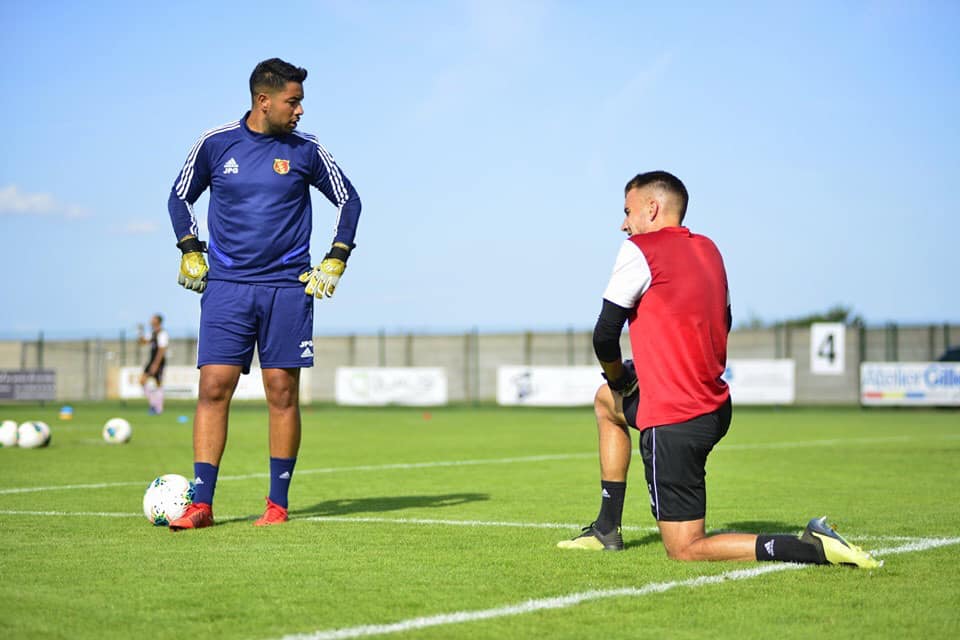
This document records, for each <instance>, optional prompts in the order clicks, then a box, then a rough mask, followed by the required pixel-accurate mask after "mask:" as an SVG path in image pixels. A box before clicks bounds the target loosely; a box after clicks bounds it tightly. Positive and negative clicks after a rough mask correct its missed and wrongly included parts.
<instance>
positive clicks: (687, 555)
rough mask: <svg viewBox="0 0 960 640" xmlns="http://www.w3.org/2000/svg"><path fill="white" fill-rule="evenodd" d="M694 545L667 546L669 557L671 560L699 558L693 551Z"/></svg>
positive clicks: (685, 560) (682, 560) (686, 560)
mask: <svg viewBox="0 0 960 640" xmlns="http://www.w3.org/2000/svg"><path fill="white" fill-rule="evenodd" d="M692 548H693V545H692V544H690V545H688V546H686V547H666V550H667V557H668V558H670V559H671V560H678V561H680V562H690V561H691V560H697V559H698V558H697V557H696V555H695V554H693V553H692Z"/></svg>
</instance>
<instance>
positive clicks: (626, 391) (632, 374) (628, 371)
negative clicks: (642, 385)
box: [603, 360, 637, 398]
mask: <svg viewBox="0 0 960 640" xmlns="http://www.w3.org/2000/svg"><path fill="white" fill-rule="evenodd" d="M603 377H604V378H605V379H606V381H607V386H608V387H610V390H611V391H614V392H616V393H619V394H620V395H621V396H623V397H624V398H629V397H630V396H632V395H633V394H635V393H636V392H637V370H636V368H634V366H633V360H625V361H624V362H623V373H621V374H620V377H619V378H617V379H616V380H611V379H610V378H607V374H606V373H604V374H603Z"/></svg>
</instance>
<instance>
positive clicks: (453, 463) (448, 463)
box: [0, 453, 597, 495]
mask: <svg viewBox="0 0 960 640" xmlns="http://www.w3.org/2000/svg"><path fill="white" fill-rule="evenodd" d="M596 455H597V454H596V453H561V454H555V455H540V456H521V457H516V458H489V459H478V460H440V461H435V462H399V463H391V464H377V465H358V466H353V467H325V468H319V469H297V471H296V474H297V475H298V476H302V475H314V474H318V473H347V472H351V471H389V470H397V469H400V470H405V469H428V468H433V467H464V466H473V465H483V464H512V463H515V462H544V461H550V460H570V459H573V458H586V457H589V456H596ZM269 477H270V474H269V473H247V474H243V475H235V476H220V477H219V478H218V482H219V481H223V480H253V479H256V478H269ZM149 482H150V481H149V480H145V481H144V480H140V481H135V482H134V481H128V482H95V483H89V484H61V485H50V486H44V487H15V488H9V489H0V495H4V494H12V493H34V492H37V491H69V490H74V489H111V488H114V487H134V486H142V487H146V486H147V484H149Z"/></svg>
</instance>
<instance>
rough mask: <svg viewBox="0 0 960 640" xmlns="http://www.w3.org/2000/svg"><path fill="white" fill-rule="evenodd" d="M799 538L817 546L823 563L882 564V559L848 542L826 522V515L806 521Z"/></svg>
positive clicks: (869, 567)
mask: <svg viewBox="0 0 960 640" xmlns="http://www.w3.org/2000/svg"><path fill="white" fill-rule="evenodd" d="M800 539H801V540H803V541H804V542H809V543H810V544H812V545H814V546H815V547H816V548H817V552H818V553H819V554H820V561H821V562H823V563H824V564H827V563H829V564H844V565H848V566H852V567H860V568H861V569H876V568H878V567H881V566H883V561H882V560H876V559H874V557H873V556H871V555H870V554H869V553H867V552H866V551H864V550H863V549H861V548H860V547H858V546H857V545H855V544H850V543H849V542H847V541H846V540H844V539H843V536H841V535H840V534H839V533H837V532H836V530H834V528H833V526H832V525H829V524H827V516H823V517H822V518H814V519H812V520H811V521H810V522H809V523H807V528H806V529H804V531H803V535H802V536H800Z"/></svg>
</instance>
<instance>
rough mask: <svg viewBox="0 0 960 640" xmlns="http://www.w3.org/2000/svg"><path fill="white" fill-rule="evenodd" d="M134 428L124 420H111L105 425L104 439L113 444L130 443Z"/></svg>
mask: <svg viewBox="0 0 960 640" xmlns="http://www.w3.org/2000/svg"><path fill="white" fill-rule="evenodd" d="M132 435H133V428H132V427H131V426H130V423H129V422H127V421H126V420H124V419H123V418H110V419H109V420H107V423H106V424H105V425H103V439H104V440H106V441H107V442H109V443H111V444H123V443H124V442H129V441H130V436H132Z"/></svg>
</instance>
